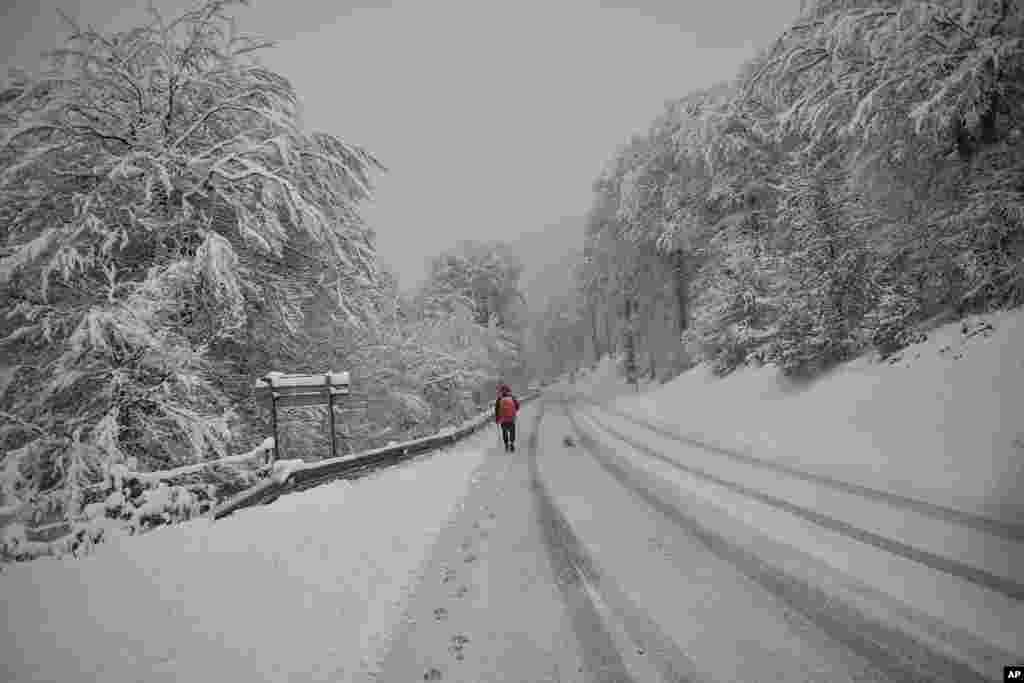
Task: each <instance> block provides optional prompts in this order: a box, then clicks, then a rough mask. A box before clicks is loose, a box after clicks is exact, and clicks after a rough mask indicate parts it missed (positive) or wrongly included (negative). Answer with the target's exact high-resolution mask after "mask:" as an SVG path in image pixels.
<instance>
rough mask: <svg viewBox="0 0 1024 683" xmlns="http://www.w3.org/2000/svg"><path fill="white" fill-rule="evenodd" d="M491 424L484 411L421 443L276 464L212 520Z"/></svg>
mask: <svg viewBox="0 0 1024 683" xmlns="http://www.w3.org/2000/svg"><path fill="white" fill-rule="evenodd" d="M539 395H540V392H533V393H530V394H527V395H525V396H523V397H521V399H520V400H521V402H522V403H526V402H527V401H532V400H533V399H535V398H537V397H538V396H539ZM493 420H494V415H493V413H491V411H487V412H485V413H482V414H481V415H480V416H478V417H476V418H474V419H473V420H471V421H470V422H469V423H467V424H465V425H463V426H461V427H459V428H457V429H454V430H451V431H443V432H439V433H437V434H434V435H432V436H426V437H423V438H422V439H415V440H413V441H406V442H405V443H400V444H395V445H392V446H384V447H383V448H376V449H374V450H372V451H366V452H365V453H356V454H353V455H345V456H341V457H337V458H329V459H327V460H321V461H319V462H310V463H294V464H292V463H280V465H281V466H280V467H279V468H278V469H277V470H276V471H274V472H273V474H271V476H270V477H269V478H268V479H265V480H264V481H262V482H260V483H259V484H257V485H256V486H253V487H252V488H249V489H246V490H245V491H242V492H241V493H239V494H238V495H236V496H234V497H232V498H230V499H228V500H226V501H224V502H223V503H221V504H220V505H218V506H217V507H215V508H214V510H213V518H214V519H222V518H224V517H227V516H228V515H230V514H231V513H233V512H235V511H236V510H241V509H243V508H247V507H253V506H256V505H261V504H267V503H272V502H273V501H275V500H277V499H278V498H279V497H281V496H283V495H285V494H288V493H295V492H296V491H304V490H306V489H310V488H313V487H314V486H318V485H320V484H325V483H327V482H329V481H333V480H335V479H341V478H344V477H352V476H353V475H358V474H360V473H362V472H365V471H368V470H376V469H381V468H383V467H388V466H391V465H395V464H397V463H399V462H401V461H402V460H405V459H407V458H410V457H413V456H415V455H420V454H422V453H426V452H429V451H432V450H436V449H438V448H441V447H442V446H449V445H451V444H454V443H456V442H457V441H461V440H462V439H464V438H466V437H467V436H469V435H471V434H473V433H474V432H476V431H477V430H478V429H480V428H481V427H484V426H486V425H488V424H491V422H493Z"/></svg>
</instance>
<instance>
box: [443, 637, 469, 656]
mask: <svg viewBox="0 0 1024 683" xmlns="http://www.w3.org/2000/svg"><path fill="white" fill-rule="evenodd" d="M468 642H469V638H468V637H466V636H464V635H462V634H461V633H460V634H458V635H454V636H452V644H451V646H450V647H449V648H448V652H450V653H452V654H453V655H455V659H457V660H459V661H460V662H461V661H462V660H463V659H465V654H463V650H465V649H466V643H468Z"/></svg>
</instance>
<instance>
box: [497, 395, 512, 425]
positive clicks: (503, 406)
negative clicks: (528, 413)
mask: <svg viewBox="0 0 1024 683" xmlns="http://www.w3.org/2000/svg"><path fill="white" fill-rule="evenodd" d="M498 418H499V419H500V420H501V421H502V422H511V421H512V420H514V419H516V400H515V399H514V398H512V397H511V396H502V397H501V398H500V399H499V400H498Z"/></svg>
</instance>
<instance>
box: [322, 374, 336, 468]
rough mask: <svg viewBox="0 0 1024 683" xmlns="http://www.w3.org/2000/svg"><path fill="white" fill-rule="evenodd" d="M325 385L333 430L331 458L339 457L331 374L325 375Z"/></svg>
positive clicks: (329, 421)
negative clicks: (336, 442)
mask: <svg viewBox="0 0 1024 683" xmlns="http://www.w3.org/2000/svg"><path fill="white" fill-rule="evenodd" d="M324 383H325V384H326V385H327V417H328V425H329V429H330V430H331V434H330V437H331V457H332V458H336V457H338V446H337V444H335V443H334V442H335V440H336V439H337V437H336V436H335V432H334V387H332V386H331V373H327V374H326V375H324Z"/></svg>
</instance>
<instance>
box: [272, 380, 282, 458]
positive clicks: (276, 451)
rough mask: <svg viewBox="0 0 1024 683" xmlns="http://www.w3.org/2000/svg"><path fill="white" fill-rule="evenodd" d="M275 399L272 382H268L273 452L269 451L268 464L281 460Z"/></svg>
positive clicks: (276, 394) (276, 397)
mask: <svg viewBox="0 0 1024 683" xmlns="http://www.w3.org/2000/svg"><path fill="white" fill-rule="evenodd" d="M277 399H278V393H277V392H276V391H274V382H273V380H270V423H271V424H272V425H273V427H274V450H272V451H271V456H270V462H271V464H273V462H274V460H280V458H281V451H280V448H281V441H280V439H279V435H278V433H277Z"/></svg>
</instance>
